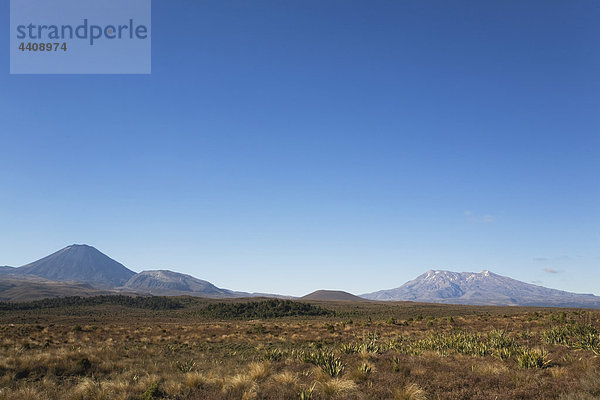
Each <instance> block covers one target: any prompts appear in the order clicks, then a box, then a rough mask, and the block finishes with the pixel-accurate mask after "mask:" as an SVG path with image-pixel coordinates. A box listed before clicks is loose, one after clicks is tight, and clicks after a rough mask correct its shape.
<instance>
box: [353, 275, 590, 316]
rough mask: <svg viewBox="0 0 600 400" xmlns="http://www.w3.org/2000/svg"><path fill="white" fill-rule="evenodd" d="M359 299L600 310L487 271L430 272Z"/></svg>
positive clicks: (578, 297) (586, 297) (584, 299)
mask: <svg viewBox="0 0 600 400" xmlns="http://www.w3.org/2000/svg"><path fill="white" fill-rule="evenodd" d="M360 297H362V298H365V299H369V300H380V301H418V302H433V303H448V304H470V305H514V306H553V307H573V306H574V307H595V308H600V297H597V296H594V295H592V294H579V293H571V292H566V291H563V290H558V289H550V288H546V287H544V286H539V285H534V284H530V283H525V282H521V281H518V280H516V279H513V278H509V277H506V276H502V275H498V274H495V273H493V272H490V271H488V270H484V271H481V272H479V273H476V272H453V271H445V270H429V271H427V272H425V273H424V274H422V275H419V276H418V277H417V278H415V279H413V280H411V281H408V282H406V283H405V284H404V285H402V286H399V287H397V288H394V289H387V290H380V291H376V292H372V293H366V294H363V295H361V296H360Z"/></svg>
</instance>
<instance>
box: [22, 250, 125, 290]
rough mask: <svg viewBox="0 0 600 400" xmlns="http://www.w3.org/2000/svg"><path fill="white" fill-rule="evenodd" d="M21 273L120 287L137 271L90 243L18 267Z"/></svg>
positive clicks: (55, 279)
mask: <svg viewBox="0 0 600 400" xmlns="http://www.w3.org/2000/svg"><path fill="white" fill-rule="evenodd" d="M15 272H16V273H19V274H30V275H35V276H39V277H42V278H46V279H51V280H54V281H77V282H85V283H89V284H91V285H93V286H95V287H102V288H106V287H114V286H121V285H123V284H124V283H125V282H127V280H128V279H129V278H131V277H132V276H133V275H135V272H133V271H131V270H129V269H127V268H126V267H125V266H124V265H123V264H120V263H118V262H117V261H115V260H113V259H112V258H110V257H108V256H106V255H105V254H103V253H101V252H100V251H98V250H97V249H95V248H94V247H91V246H87V245H72V246H68V247H65V248H64V249H62V250H59V251H57V252H56V253H53V254H50V255H49V256H46V257H44V258H42V259H40V260H37V261H34V262H32V263H30V264H27V265H24V266H22V267H19V268H17V269H16V271H15Z"/></svg>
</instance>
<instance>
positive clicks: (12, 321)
mask: <svg viewBox="0 0 600 400" xmlns="http://www.w3.org/2000/svg"><path fill="white" fill-rule="evenodd" d="M119 299H120V300H119ZM599 330H600V312H598V311H590V310H575V309H543V308H537V309H534V308H516V307H472V306H452V305H433V304H416V303H374V302H373V303H371V302H364V303H363V302H361V303H358V302H309V303H307V302H283V301H266V300H264V299H262V300H261V299H253V300H251V301H250V300H227V301H224V300H219V301H217V300H201V299H192V298H173V299H164V298H163V299H156V300H152V301H148V300H139V301H137V300H123V299H122V298H116V300H115V298H113V299H112V300H107V298H96V299H95V300H77V299H75V300H72V301H61V300H58V301H54V302H44V301H42V302H37V303H20V304H19V305H18V306H15V305H14V304H7V303H2V304H0V399H66V400H75V399H81V400H84V399H91V400H94V399H211V400H212V399H413V400H418V399H486V400H487V399H507V400H508V399H563V400H575V399H594V398H600V372H599V371H600V360H599V359H598V355H600V333H599V332H598V331H599Z"/></svg>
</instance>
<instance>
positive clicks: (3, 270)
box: [0, 265, 16, 274]
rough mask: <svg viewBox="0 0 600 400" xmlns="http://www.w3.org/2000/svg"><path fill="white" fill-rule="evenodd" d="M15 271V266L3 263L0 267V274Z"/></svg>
mask: <svg viewBox="0 0 600 400" xmlns="http://www.w3.org/2000/svg"><path fill="white" fill-rule="evenodd" d="M15 272H16V268H14V267H9V266H8V265H4V266H2V267H0V274H14V273H15Z"/></svg>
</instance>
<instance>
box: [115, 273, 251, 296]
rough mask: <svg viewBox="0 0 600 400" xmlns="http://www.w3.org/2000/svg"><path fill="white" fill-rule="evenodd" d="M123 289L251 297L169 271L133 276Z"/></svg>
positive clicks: (162, 293)
mask: <svg viewBox="0 0 600 400" xmlns="http://www.w3.org/2000/svg"><path fill="white" fill-rule="evenodd" d="M123 287H124V288H126V289H132V290H136V291H141V292H144V293H150V294H154V295H161V296H176V295H191V296H200V297H212V298H221V297H241V296H244V295H246V296H249V294H248V293H238V292H233V291H231V290H227V289H221V288H218V287H216V286H215V285H213V284H212V283H210V282H207V281H203V280H201V279H198V278H194V277H193V276H191V275H186V274H181V273H178V272H173V271H169V270H156V271H143V272H140V273H139V274H136V275H134V276H132V277H131V278H130V279H129V280H128V281H127V282H126V283H125V284H124V285H123Z"/></svg>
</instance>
